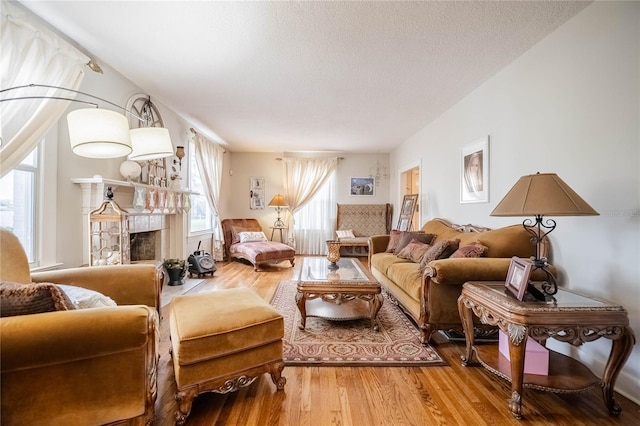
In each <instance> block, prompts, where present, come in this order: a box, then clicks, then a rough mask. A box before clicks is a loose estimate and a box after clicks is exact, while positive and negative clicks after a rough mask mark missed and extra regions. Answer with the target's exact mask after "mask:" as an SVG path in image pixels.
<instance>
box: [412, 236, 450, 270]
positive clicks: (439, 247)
mask: <svg viewBox="0 0 640 426" xmlns="http://www.w3.org/2000/svg"><path fill="white" fill-rule="evenodd" d="M459 245H460V240H458V239H455V240H442V241H438V242H437V243H435V244H434V245H433V246H431V248H430V249H429V250H427V252H426V253H425V254H424V256H422V260H420V272H424V270H425V269H426V267H427V265H428V264H429V262H431V261H432V260H436V259H446V258H447V257H449V256H451V255H452V254H453V252H454V251H456V250H458V246H459Z"/></svg>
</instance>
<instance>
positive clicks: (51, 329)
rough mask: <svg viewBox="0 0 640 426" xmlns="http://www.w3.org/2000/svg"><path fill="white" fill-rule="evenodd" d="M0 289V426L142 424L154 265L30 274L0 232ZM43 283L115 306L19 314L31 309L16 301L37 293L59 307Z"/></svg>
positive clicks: (149, 371)
mask: <svg viewBox="0 0 640 426" xmlns="http://www.w3.org/2000/svg"><path fill="white" fill-rule="evenodd" d="M0 281H2V282H3V284H0V285H1V286H2V292H1V294H2V296H0V297H2V299H0V301H1V302H2V315H3V317H2V318H0V341H1V345H0V357H1V363H0V369H1V377H0V382H1V386H2V389H1V400H2V401H1V408H0V411H1V419H0V424H2V425H45V424H46V425H89V424H96V425H97V424H113V423H117V424H131V425H144V424H148V425H150V424H151V423H152V421H153V415H154V403H155V399H156V389H157V387H156V385H157V383H156V369H157V363H158V352H157V339H158V335H159V330H158V314H157V309H158V303H159V291H160V280H159V277H158V274H157V271H156V267H155V266H154V265H118V266H101V267H91V268H88V267H87V268H73V269H66V270H58V271H51V272H42V273H37V274H36V273H34V274H30V271H29V265H28V263H27V256H26V255H25V252H24V250H23V248H22V246H21V244H20V242H19V241H18V239H17V238H16V237H15V236H14V235H13V234H12V233H10V232H9V231H6V230H1V229H0ZM50 283H56V284H67V285H71V286H77V287H83V288H85V289H91V290H95V291H97V292H99V293H102V294H103V295H106V296H108V297H109V298H111V299H112V301H114V302H115V303H117V304H118V306H112V307H98V308H90V309H76V306H75V305H73V304H71V305H66V306H64V308H65V309H64V310H59V311H50V309H48V308H46V307H45V309H42V308H43V306H44V305H43V304H42V303H40V302H38V308H41V309H39V311H40V312H41V311H43V310H44V311H46V312H42V313H33V314H27V313H26V307H30V306H31V307H32V306H33V305H34V303H33V302H32V303H30V304H25V303H22V301H23V300H24V299H26V298H27V295H28V294H34V293H35V290H37V289H40V290H38V292H39V293H38V294H41V293H42V291H41V289H42V288H47V289H48V291H50V292H51V293H52V294H55V295H57V299H58V301H60V295H61V294H60V293H59V288H60V286H58V285H53V284H50ZM65 294H66V293H65ZM39 298H40V299H42V298H41V297H39ZM64 298H66V299H68V298H67V297H66V296H65V297H63V299H64ZM10 299H11V300H12V301H10ZM74 300H77V299H74ZM69 301H71V300H69ZM27 305H28V306H27ZM124 305H126V306H124ZM52 306H53V305H52ZM8 308H11V309H8ZM18 310H20V311H19V312H20V313H22V314H21V315H17V314H15V313H16V312H17V311H18ZM9 314H14V315H12V316H6V315H9Z"/></svg>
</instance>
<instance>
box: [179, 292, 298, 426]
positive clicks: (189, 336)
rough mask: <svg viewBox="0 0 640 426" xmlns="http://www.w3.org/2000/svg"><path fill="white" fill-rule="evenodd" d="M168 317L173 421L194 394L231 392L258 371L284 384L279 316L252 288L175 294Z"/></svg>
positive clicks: (181, 420)
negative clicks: (174, 403) (175, 406)
mask: <svg viewBox="0 0 640 426" xmlns="http://www.w3.org/2000/svg"><path fill="white" fill-rule="evenodd" d="M169 321H170V322H169V327H170V332H171V350H172V351H171V352H172V357H173V370H174V373H175V377H176V385H177V392H176V401H177V402H178V411H177V412H176V424H178V425H182V424H184V423H185V422H186V419H187V416H188V415H189V413H190V412H191V405H192V403H193V399H194V398H195V397H196V396H197V395H199V394H201V393H203V392H218V393H227V392H233V391H236V390H238V389H239V388H240V387H244V386H249V385H250V384H251V383H253V381H254V380H255V379H256V378H257V377H258V376H260V375H261V374H263V373H269V374H270V375H271V380H272V381H273V383H274V384H275V385H276V388H277V390H282V389H284V385H285V383H286V381H287V380H286V378H284V377H282V369H283V368H284V362H283V360H282V337H283V336H284V319H283V317H282V315H280V314H279V313H278V311H276V310H275V309H274V308H273V307H272V306H271V305H269V304H268V303H267V302H265V301H264V300H263V299H262V298H261V297H260V296H258V295H257V294H256V293H255V292H254V291H253V290H251V289H249V288H234V289H228V290H219V291H214V292H211V293H200V294H193V295H183V296H177V297H174V298H173V300H172V301H171V307H170V313H169Z"/></svg>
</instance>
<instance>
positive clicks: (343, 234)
mask: <svg viewBox="0 0 640 426" xmlns="http://www.w3.org/2000/svg"><path fill="white" fill-rule="evenodd" d="M336 235H337V236H338V238H355V237H356V236H355V235H353V229H339V230H337V231H336Z"/></svg>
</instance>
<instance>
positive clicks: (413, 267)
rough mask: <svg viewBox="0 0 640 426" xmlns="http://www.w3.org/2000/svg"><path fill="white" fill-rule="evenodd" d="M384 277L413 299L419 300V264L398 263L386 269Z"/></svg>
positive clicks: (420, 280)
mask: <svg viewBox="0 0 640 426" xmlns="http://www.w3.org/2000/svg"><path fill="white" fill-rule="evenodd" d="M386 275H387V277H388V278H389V279H390V280H391V281H393V282H394V283H396V285H397V286H398V287H400V288H401V289H402V290H403V291H404V292H405V293H407V294H408V295H409V296H411V297H412V298H413V299H415V300H420V289H421V285H420V283H422V272H420V268H419V264H417V263H413V262H398V263H395V264H393V265H391V266H390V267H389V269H387V273H386Z"/></svg>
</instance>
